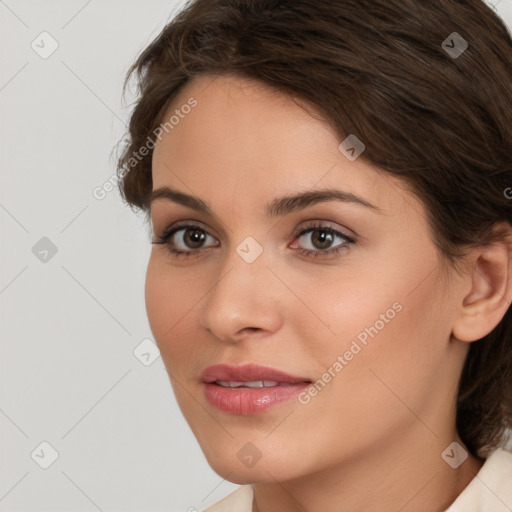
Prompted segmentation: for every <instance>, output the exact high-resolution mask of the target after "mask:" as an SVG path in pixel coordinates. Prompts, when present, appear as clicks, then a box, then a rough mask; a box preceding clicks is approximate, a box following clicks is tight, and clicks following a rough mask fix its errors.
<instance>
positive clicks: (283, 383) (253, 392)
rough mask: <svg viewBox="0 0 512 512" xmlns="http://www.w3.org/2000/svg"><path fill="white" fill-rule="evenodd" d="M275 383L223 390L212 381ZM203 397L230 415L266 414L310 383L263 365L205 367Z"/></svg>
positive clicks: (304, 379)
mask: <svg viewBox="0 0 512 512" xmlns="http://www.w3.org/2000/svg"><path fill="white" fill-rule="evenodd" d="M259 380H266V381H275V382H278V385H276V386H270V387H262V388H248V387H239V388H227V387H223V386H221V385H219V384H215V381H241V382H250V381H259ZM201 381H202V382H203V383H204V393H205V397H206V399H207V400H208V402H209V403H210V404H212V405H213V406H214V407H216V408H217V409H219V410H221V411H223V412H228V413H232V414H240V415H244V416H245V415H249V414H255V413H259V412H263V411H266V410H267V409H269V408H271V407H274V406H276V405H278V404H280V403H283V402H285V401H288V400H290V399H291V398H293V397H294V396H296V395H298V394H299V393H300V392H301V391H303V390H304V389H305V388H306V387H307V386H309V384H310V383H311V380H310V379H308V378H305V377H297V376H293V375H289V374H287V373H285V372H282V371H280V370H276V369H274V368H269V367H265V366H257V365H253V364H246V365H242V366H229V365H226V364H218V365H214V366H209V367H208V368H206V369H205V370H204V371H203V372H202V373H201Z"/></svg>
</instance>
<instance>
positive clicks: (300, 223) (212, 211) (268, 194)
mask: <svg viewBox="0 0 512 512" xmlns="http://www.w3.org/2000/svg"><path fill="white" fill-rule="evenodd" d="M186 105H189V106H190V105H193V106H192V107H190V108H189V107H187V106H186ZM173 114H174V116H175V117H174V118H173V120H172V121H171V124H168V126H167V131H165V130H164V132H163V134H162V137H161V139H160V140H158V142H157V144H156V147H155V150H154V155H153V171H152V172H153V190H154V191H155V190H157V189H161V188H162V187H169V189H172V190H173V191H177V192H179V193H180V194H182V196H174V197H175V199H176V200H171V199H170V197H171V196H170V195H169V194H167V197H166V196H165V194H160V198H159V199H156V200H154V201H153V203H152V206H151V219H152V224H153V233H154V237H155V239H156V238H157V237H159V236H161V235H162V233H163V232H164V230H167V229H168V228H173V227H175V228H176V229H177V228H178V225H180V226H183V225H184V224H185V225H192V228H190V227H189V228H183V227H182V228H181V229H180V230H177V231H176V232H175V233H174V234H173V235H171V236H170V237H169V238H168V244H167V245H165V244H155V245H153V248H152V252H151V257H150V260H149V264H148V269H147V276H146V278H147V279H146V306H147V313H148V318H149V322H150V326H151V329H152V332H153V335H154V337H155V340H156V342H157V344H158V346H159V348H160V352H161V355H162V358H163V361H164V363H165V366H166V368H167V371H168V373H169V375H170V377H171V382H172V385H173V389H174V392H175V394H176V398H177V401H178V403H179V406H180V408H181V410H182V412H183V414H184V416H185V418H186V420H187V422H188V424H189V425H190V427H191V429H192V431H193V432H194V434H195V436H196V437H197V439H198V442H199V443H200V445H201V448H202V450H203V451H204V453H205V456H206V457H207V459H208V461H209V463H210V464H211V466H212V467H213V469H214V470H216V471H217V472H218V473H219V474H221V475H222V476H224V477H227V478H228V480H230V481H233V482H237V483H247V482H264V481H273V480H274V479H277V480H280V481H282V480H286V479H289V478H294V477H299V476H301V475H306V474H311V473H313V472H317V471H320V470H322V469H326V468H329V467H332V466H333V465H334V464H338V463H340V462H346V461H348V460H350V458H352V457H362V456H365V455H368V454H378V453H380V452H381V451H382V450H384V449H390V447H392V446H393V445H396V444H397V443H398V442H401V443H403V442H404V440H406V439H410V440H411V443H415V444H419V445H421V446H422V447H424V449H426V450H428V449H429V447H433V446H435V447H436V450H437V447H438V445H439V446H441V445H442V446H443V447H445V446H446V445H447V444H449V443H450V442H451V441H452V440H453V439H452V438H450V437H449V436H450V435H452V432H451V431H449V428H450V426H451V424H452V423H451V422H453V418H454V417H453V414H454V410H453V407H454V397H455V396H456V389H457V383H458V380H459V375H460V370H461V368H462V363H463V357H464V354H465V350H466V344H463V343H462V342H457V341H456V340H454V339H453V338H452V337H451V329H452V323H451V322H452V320H453V316H454V314H455V310H456V309H455V308H456V306H457V297H456V296H454V293H453V292H450V293H447V290H448V288H447V284H446V283H445V282H444V281H443V280H442V279H441V267H440V264H439V259H438V255H437V254H438V253H437V251H436V247H435V245H434V243H433V241H432V237H431V234H430V232H429V230H428V227H427V222H426V216H425V210H424V208H423V206H422V204H421V203H420V202H419V200H418V199H417V198H416V197H415V196H414V195H413V194H411V193H409V192H407V191H406V190H405V189H404V188H401V187H400V186H399V182H398V181H396V180H395V179H392V178H391V177H389V176H388V175H385V174H384V173H383V172H381V171H379V170H377V169H375V168H373V167H372V166H370V165H369V164H368V163H366V162H364V161H363V159H362V158H361V157H359V158H355V159H353V157H352V159H349V158H347V156H346V155H350V156H352V154H351V153H352V152H350V151H349V152H348V153H346V152H345V153H343V152H342V151H341V150H340V149H339V145H340V143H341V142H342V140H340V139H339V137H337V136H336V134H335V133H334V131H333V130H332V129H331V128H330V127H329V126H328V124H327V123H325V122H324V121H322V120H320V119H319V118H318V116H316V117H313V116H312V115H311V114H310V113H308V112H306V111H305V110H304V109H303V108H301V107H300V106H299V105H297V104H296V103H295V102H294V101H293V100H292V99H291V98H290V97H289V96H285V95H282V94H280V93H277V92H275V91H271V90H269V89H267V88H265V87H264V86H262V85H260V84H258V83H257V82H252V81H249V80H242V79H240V78H233V77H231V78H228V77H217V78H215V79H214V78H213V77H206V76H204V77H198V78H195V79H193V80H192V81H191V82H189V83H188V84H187V86H186V87H185V88H184V89H182V90H181V92H180V95H179V96H178V97H177V98H175V100H174V101H173V105H172V107H171V108H169V109H168V111H167V113H166V115H165V116H164V122H165V121H167V120H168V119H169V118H170V117H171V116H172V115H173ZM171 125H172V127H171ZM169 127H171V128H169ZM356 135H357V136H360V134H356ZM360 138H361V137H360ZM362 142H363V143H365V144H371V142H370V141H365V140H363V141H362ZM347 144H348V143H347ZM348 146H349V144H348ZM356 149H357V147H356ZM354 155H355V156H357V153H354ZM363 156H364V153H363ZM326 190H330V191H334V190H336V191H339V193H340V194H341V193H344V194H353V196H354V197H355V196H357V197H358V198H360V199H361V200H363V201H364V202H367V203H369V204H371V205H373V206H374V208H373V207H370V206H367V205H365V204H363V203H361V202H357V201H354V200H345V201H342V200H340V199H339V198H335V197H334V194H332V195H331V196H330V199H327V200H326V199H325V198H326V197H328V196H327V195H324V196H323V200H320V199H319V197H320V198H321V197H322V196H318V197H316V199H315V196H314V194H321V193H322V192H323V191H326ZM303 194H304V195H305V196H304V198H303V199H294V200H283V198H289V197H292V196H301V195H303ZM186 196H193V198H194V202H195V203H197V202H199V201H200V203H199V204H202V205H206V206H207V207H208V209H209V211H205V210H204V209H203V210H201V209H200V208H198V204H195V207H194V204H193V202H192V201H191V200H188V201H180V198H181V200H183V199H184V198H185V197H186ZM308 198H309V199H308ZM349 198H350V196H349ZM185 203H186V204H188V205H186V204H185ZM329 230H331V231H329ZM345 237H347V238H345ZM349 240H352V241H349ZM170 249H175V250H178V251H185V252H188V255H183V254H181V255H174V254H172V253H171V252H170ZM314 251H316V254H315V253H314ZM329 251H330V252H329ZM451 286H456V285H454V284H453V282H452V284H451ZM453 289H455V290H456V288H450V290H453ZM218 364H226V365H230V366H234V367H240V366H243V365H247V364H253V365H258V366H263V367H267V368H272V369H274V370H279V371H281V372H285V373H286V374H289V375H291V376H295V377H297V379H295V381H294V382H295V383H294V384H291V385H290V384H289V383H288V384H289V385H285V381H286V379H285V378H281V377H280V376H279V375H277V376H276V375H275V374H274V375H273V374H272V373H269V372H266V371H263V373H253V374H249V373H244V372H243V371H242V373H241V374H237V373H236V371H235V373H232V374H229V373H228V374H222V373H212V372H207V373H208V376H209V380H230V381H233V380H237V381H239V382H238V384H236V385H237V386H239V385H240V382H245V381H259V380H266V381H270V382H266V383H265V384H266V385H269V386H268V387H265V388H263V389H262V388H251V387H246V386H243V385H242V387H237V388H234V389H230V388H229V387H225V386H226V385H227V383H226V382H224V383H223V385H219V384H218V383H217V384H215V383H211V382H210V383H205V382H204V380H203V378H204V377H205V373H204V372H205V370H206V369H207V368H208V367H210V366H212V365H218ZM242 370H243V369H242ZM244 376H245V377H244ZM265 377H267V378H265ZM207 380H208V379H207ZM298 381H301V382H302V384H301V383H298ZM305 381H307V382H310V383H316V385H313V384H309V385H308V384H307V383H304V382H305ZM276 382H277V383H278V384H277V385H276ZM434 443H435V444H434ZM443 443H444V444H443ZM436 453H440V452H436ZM228 475H229V476H228Z"/></svg>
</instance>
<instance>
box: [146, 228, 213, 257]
mask: <svg viewBox="0 0 512 512" xmlns="http://www.w3.org/2000/svg"><path fill="white" fill-rule="evenodd" d="M208 239H211V240H213V242H214V243H210V245H206V246H205V245H204V244H205V242H206V241H207V240H208ZM151 243H153V244H161V245H166V246H167V250H168V251H169V252H170V253H171V254H172V255H173V256H185V257H189V256H191V255H192V254H194V255H196V254H197V253H199V252H200V250H201V249H203V248H205V247H212V246H216V245H219V242H218V241H216V240H215V238H213V236H211V235H210V234H208V232H207V231H206V230H204V229H203V228H201V227H200V226H197V225H194V224H187V225H182V226H173V227H172V228H168V229H166V230H165V231H164V232H163V233H162V234H161V235H160V236H159V237H157V239H156V240H155V241H153V242H151Z"/></svg>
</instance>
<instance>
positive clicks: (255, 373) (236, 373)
mask: <svg viewBox="0 0 512 512" xmlns="http://www.w3.org/2000/svg"><path fill="white" fill-rule="evenodd" d="M217 380H220V381H239V382H254V381H259V380H267V381H269V380H270V381H275V382H285V383H289V384H296V383H303V382H311V380H310V379H308V378H305V377H297V376H295V375H290V374H288V373H285V372H283V371H281V370H276V369H275V368H270V367H268V366H258V365H255V364H244V365H240V366H231V365H228V364H216V365H213V366H209V367H208V368H206V369H205V370H204V371H203V372H202V373H201V381H202V382H215V381H217Z"/></svg>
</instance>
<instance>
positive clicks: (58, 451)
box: [0, 0, 512, 512]
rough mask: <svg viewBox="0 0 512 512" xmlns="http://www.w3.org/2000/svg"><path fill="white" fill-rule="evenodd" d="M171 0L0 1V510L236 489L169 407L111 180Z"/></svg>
mask: <svg viewBox="0 0 512 512" xmlns="http://www.w3.org/2000/svg"><path fill="white" fill-rule="evenodd" d="M492 3H493V4H494V5H495V7H496V9H497V11H498V13H500V14H501V15H502V17H503V18H504V19H505V21H506V22H507V23H508V25H509V26H511V25H512V0H501V1H498V0H495V1H494V2H492ZM182 5H183V2H182V1H175V0H151V1H142V0H130V1H128V0H103V1H100V0H88V1H87V0H60V1H56V0H45V1H41V0H5V1H4V0H0V52H1V66H0V144H1V147H0V159H1V167H0V168H1V172H2V175H1V187H0V226H1V233H2V243H1V244H0V250H1V266H0V269H1V271H0V319H1V327H0V333H1V337H0V342H1V345H0V350H1V353H0V365H1V366H0V512H14V511H16V512H42V511H51V512H61V511H62V512H70V511H74V512H88V511H97V510H99V511H104V512H107V511H119V512H121V511H122V512H131V511H133V512H135V511H141V512H142V511H144V512H156V511H165V512H179V511H181V512H186V511H188V512H191V511H193V510H194V508H195V509H197V510H202V509H203V508H205V507H206V506H208V505H210V504H212V503H214V502H215V501H217V500H219V499H220V498H221V497H223V496H224V495H226V494H228V493H229V492H231V491H232V490H234V489H236V488H237V487H238V486H237V485H235V484H232V483H230V482H226V481H224V480H223V479H222V478H220V477H219V476H218V475H216V474H215V473H214V472H213V470H212V469H211V468H210V467H209V465H208V463H207V462H206V459H205V458H204V456H203V454H202V452H201V450H200V448H199V446H198V444H197V442H196V440H195V438H194V437H193V435H192V433H191V432H190V429H189V427H188V425H187V424H186V422H185V420H184V419H183V417H182V416H181V413H180V411H179V409H178V406H177V404H176V402H175V399H174V396H173V394H172V389H171V386H170V382H169V379H168V376H167V373H166V371H165V368H164V365H163V363H162V360H161V358H160V357H159V355H158V351H157V350H156V349H155V345H154V343H153V340H152V335H151V331H150V328H149V324H148V321H147V317H146V310H145V304H144V279H145V270H146V265H147V260H148V257H149V253H150V243H149V241H150V238H149V233H148V229H147V227H146V226H145V225H144V224H143V219H142V216H141V215H139V216H137V215H136V214H135V213H133V212H132V211H131V210H130V209H129V208H128V207H126V206H125V205H123V203H122V202H121V200H120V198H119V195H118V192H117V188H115V187H112V186H111V185H110V183H111V180H112V177H113V175H114V173H115V167H114V160H113V157H112V149H113V147H114V146H115V145H116V143H117V142H118V141H119V140H120V139H121V138H122V136H123V134H124V133H125V130H126V122H127V120H128V117H129V110H130V109H129V105H126V104H124V103H123V102H122V97H121V93H122V84H123V79H124V75H125V73H126V71H127V69H128V66H129V65H130V64H131V63H132V62H133V60H134V59H135V57H136V56H137V55H138V53H139V52H140V51H141V50H142V49H143V48H144V47H145V46H146V45H147V44H148V43H149V42H150V41H151V40H152V39H153V38H154V37H155V36H156V35H157V34H158V32H159V31H160V30H161V28H162V27H163V26H164V25H165V23H167V22H168V21H169V20H170V18H172V16H173V15H174V14H175V13H176V12H177V10H179V8H180V6H182ZM127 99H128V100H130V97H129V96H128V98H127ZM127 103H129V101H127ZM95 191H96V192H95ZM192 507H194V508H192Z"/></svg>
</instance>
